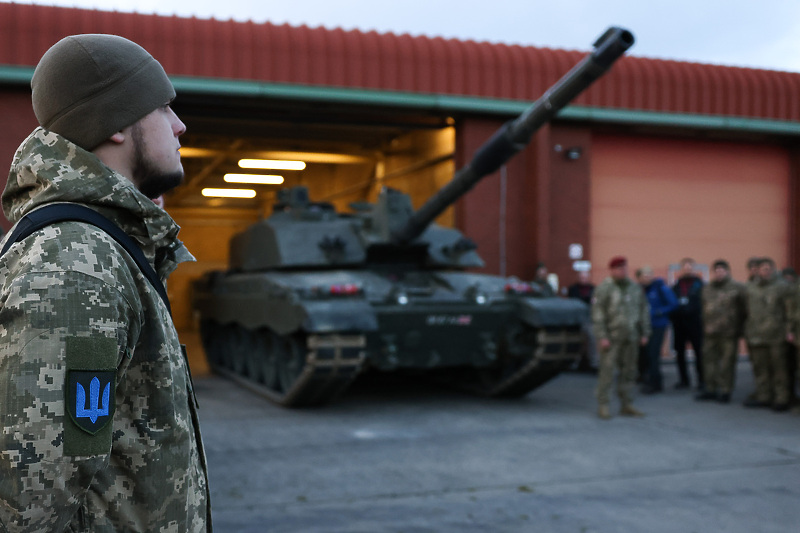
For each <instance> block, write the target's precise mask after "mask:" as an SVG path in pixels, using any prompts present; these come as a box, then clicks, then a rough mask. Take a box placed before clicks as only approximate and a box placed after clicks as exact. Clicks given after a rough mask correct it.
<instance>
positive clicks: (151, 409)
mask: <svg viewBox="0 0 800 533" xmlns="http://www.w3.org/2000/svg"><path fill="white" fill-rule="evenodd" d="M2 202H3V210H4V212H5V215H6V217H8V219H9V220H11V221H14V222H16V221H17V220H19V218H20V217H22V216H23V215H24V214H26V213H27V212H29V211H31V210H33V209H36V208H37V207H40V206H43V205H45V204H49V203H53V202H74V203H79V204H83V205H86V206H89V207H91V208H93V209H95V210H97V211H98V212H100V213H102V214H103V215H105V216H106V217H108V218H109V219H111V220H112V221H114V222H115V223H116V224H117V225H118V226H119V227H121V228H122V229H123V230H124V231H125V232H126V233H128V234H129V235H130V236H131V237H133V239H134V240H135V241H137V243H138V244H139V245H140V246H141V248H142V251H143V252H144V253H145V256H146V257H147V258H148V260H149V261H150V262H151V264H152V265H153V266H154V268H155V270H156V271H157V272H158V274H159V276H161V278H162V279H166V277H167V276H168V275H169V274H170V273H171V272H172V271H173V270H174V269H175V268H176V267H177V265H178V263H180V262H182V261H187V260H193V258H192V256H191V255H190V254H189V252H188V250H186V248H185V247H184V246H183V244H182V243H181V242H180V241H179V240H178V239H177V234H178V230H179V228H178V226H177V225H176V224H175V223H174V221H173V220H172V219H171V218H170V217H169V215H167V214H166V212H164V211H163V210H162V209H160V208H159V207H158V206H156V205H155V204H154V203H153V202H152V201H151V200H149V199H148V198H146V197H145V196H144V195H142V194H141V193H140V192H139V191H138V190H136V188H135V187H134V186H133V185H132V184H131V182H130V181H128V180H127V179H126V178H124V177H123V176H121V175H119V174H117V173H115V172H113V171H112V170H111V169H109V168H108V167H106V166H105V165H103V164H102V163H101V162H100V160H99V159H97V158H96V157H95V156H94V155H93V154H91V153H89V152H86V151H84V150H82V149H81V148H78V147H77V146H76V145H74V144H72V143H71V142H69V141H67V140H66V139H64V138H63V137H61V136H59V135H56V134H53V133H50V132H47V131H45V130H43V129H41V128H38V129H36V130H35V131H34V132H33V133H32V134H31V135H30V136H29V137H28V138H27V139H26V140H25V141H24V142H23V143H22V145H21V146H20V148H19V149H18V150H17V153H16V154H15V156H14V160H13V163H12V167H11V172H10V175H9V178H8V184H7V186H6V190H5V192H4V193H3V198H2ZM0 291H1V292H0V425H2V433H0V531H13V532H17V531H92V532H106V531H126V532H128V531H148V532H153V531H170V532H176V533H177V532H187V531H191V532H197V531H206V530H207V529H210V512H209V504H208V482H207V473H206V466H205V457H204V455H203V449H202V441H201V439H200V433H199V427H198V421H197V413H196V410H195V409H196V404H195V403H194V392H193V390H192V384H191V379H190V377H189V370H188V365H187V362H186V358H185V355H184V354H183V352H182V350H181V346H180V343H179V341H178V335H177V333H176V331H175V327H174V325H173V323H172V319H171V317H170V316H169V313H168V310H167V308H166V306H165V305H164V303H163V302H162V300H161V299H160V298H159V296H158V293H157V292H156V290H155V289H154V288H153V287H152V286H151V285H150V284H149V282H148V281H147V280H146V279H145V278H144V276H143V275H142V273H141V272H140V270H139V268H138V267H137V266H136V263H135V262H134V261H133V260H132V259H131V257H130V256H129V255H128V254H127V252H125V251H124V250H123V249H122V247H121V246H120V245H119V244H117V242H116V241H114V240H113V239H112V238H111V237H109V236H108V235H107V234H106V233H104V232H103V231H101V230H98V229H97V228H95V227H93V226H90V225H87V224H84V223H80V222H61V223H57V224H54V225H52V226H49V227H46V228H44V229H42V230H39V231H38V232H35V233H34V234H32V235H31V236H30V237H28V238H27V239H25V240H23V241H21V242H18V243H16V244H14V245H13V246H12V247H11V248H10V249H9V250H8V252H7V253H6V254H5V255H4V256H3V257H2V258H0Z"/></svg>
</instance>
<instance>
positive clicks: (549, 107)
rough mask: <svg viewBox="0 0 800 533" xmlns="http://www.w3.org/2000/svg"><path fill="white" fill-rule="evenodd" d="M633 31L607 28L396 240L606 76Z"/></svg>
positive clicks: (418, 229) (414, 231)
mask: <svg viewBox="0 0 800 533" xmlns="http://www.w3.org/2000/svg"><path fill="white" fill-rule="evenodd" d="M633 42H634V37H633V34H632V33H631V32H630V31H628V30H625V29H622V28H617V27H610V28H608V29H607V30H606V31H605V33H603V35H601V36H600V37H599V38H598V39H597V41H596V42H595V43H594V45H593V47H594V50H593V51H592V52H591V53H590V54H589V55H587V56H586V57H585V58H583V59H582V60H581V61H580V63H578V64H577V65H575V66H574V67H573V68H572V69H571V70H570V71H569V72H567V73H566V74H565V75H564V76H562V77H561V79H560V80H558V81H557V82H556V84H555V85H553V86H552V87H550V88H549V89H548V90H547V91H546V92H545V93H544V94H543V95H542V96H541V97H540V98H539V99H538V100H536V101H535V102H534V103H533V104H532V105H531V106H530V107H529V108H528V109H526V110H525V111H524V112H523V113H522V114H521V115H520V116H519V117H517V118H515V119H513V120H511V121H509V122H507V123H506V124H504V125H503V126H502V127H501V128H500V129H499V130H498V131H497V132H495V134H494V135H493V136H492V137H491V138H490V139H489V140H488V141H487V142H486V143H484V144H483V146H481V147H480V148H479V149H478V151H477V152H476V154H475V156H474V157H473V158H472V161H470V162H469V163H468V164H467V165H466V166H464V167H463V168H462V169H460V170H459V171H458V172H456V174H455V176H454V177H453V179H452V180H451V181H450V182H449V183H448V184H447V185H445V186H444V187H442V188H441V189H440V190H439V192H437V193H436V194H435V195H434V196H432V197H431V198H430V199H429V200H428V201H427V202H425V204H424V205H423V206H422V207H421V208H420V209H419V210H418V211H416V212H415V213H414V214H413V215H412V216H411V218H410V219H409V220H408V222H407V223H406V224H405V225H403V226H402V227H400V228H399V229H398V230H397V231H395V232H394V233H393V234H392V238H393V240H394V242H395V243H397V244H407V243H409V242H411V241H412V240H414V239H415V238H417V237H418V236H419V235H420V234H421V233H422V232H423V231H425V228H426V227H428V225H429V224H430V223H431V222H433V220H434V219H435V218H436V217H437V216H439V214H441V213H442V211H444V210H445V209H446V208H447V207H448V206H450V205H451V204H453V203H454V202H455V201H456V200H458V199H459V198H460V197H461V196H463V195H464V194H465V193H466V192H467V191H469V190H470V189H471V188H472V187H473V186H474V185H475V184H476V183H478V181H480V180H481V179H482V178H483V177H485V176H487V175H489V174H491V173H493V172H495V171H496V170H498V169H499V168H500V167H501V166H502V165H503V164H505V163H506V162H507V161H508V160H509V159H511V158H512V157H513V156H514V155H516V154H517V152H519V151H521V150H522V149H523V148H525V146H526V145H527V144H528V143H529V142H530V140H531V138H532V136H533V133H534V132H535V131H536V130H538V129H539V128H540V127H542V126H543V125H544V124H546V123H547V122H548V121H550V120H551V119H552V118H553V117H554V116H555V114H556V113H558V112H559V111H560V110H561V109H562V108H563V107H565V106H566V105H567V104H568V103H569V102H571V101H572V100H573V99H574V98H575V97H577V96H578V95H579V94H580V93H581V92H582V91H584V90H585V89H586V88H588V87H589V86H590V85H591V84H592V83H593V82H594V81H595V80H597V79H598V78H599V77H600V76H602V75H603V74H605V72H606V71H607V70H608V69H609V68H611V65H612V64H613V63H614V62H615V61H616V60H617V59H619V58H620V57H621V56H622V54H624V53H625V51H626V50H628V48H630V47H631V46H632V45H633Z"/></svg>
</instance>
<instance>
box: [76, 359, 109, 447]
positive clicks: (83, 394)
mask: <svg viewBox="0 0 800 533" xmlns="http://www.w3.org/2000/svg"><path fill="white" fill-rule="evenodd" d="M115 381H116V380H115V372H114V371H84V370H70V371H69V376H68V378H67V382H68V387H67V398H66V402H67V411H69V415H70V417H71V418H72V420H73V421H74V422H75V424H77V426H78V427H79V428H81V429H82V430H84V431H86V432H87V433H90V434H92V435H94V434H95V433H97V432H98V431H100V430H101V429H103V427H104V426H105V425H106V424H107V423H108V422H109V420H111V418H112V417H113V415H114V385H115ZM87 391H88V394H87ZM101 391H102V394H101Z"/></svg>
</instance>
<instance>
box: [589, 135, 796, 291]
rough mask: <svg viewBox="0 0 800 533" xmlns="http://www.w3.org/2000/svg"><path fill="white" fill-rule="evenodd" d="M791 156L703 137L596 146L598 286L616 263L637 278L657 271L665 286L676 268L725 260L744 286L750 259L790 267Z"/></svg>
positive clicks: (603, 138) (609, 139)
mask: <svg viewBox="0 0 800 533" xmlns="http://www.w3.org/2000/svg"><path fill="white" fill-rule="evenodd" d="M789 175H790V163H789V155H788V153H787V151H786V150H784V149H782V148H780V147H777V146H770V145H754V144H749V143H737V142H728V141H702V140H696V139H656V138H632V137H625V136H614V135H597V136H595V137H593V139H592V161H591V176H592V177H591V216H590V224H591V228H590V236H591V253H592V259H593V262H594V264H595V269H594V274H593V278H594V281H595V282H598V281H600V280H602V279H603V278H604V277H605V276H606V275H607V269H606V266H607V264H608V260H609V258H611V257H612V256H614V255H618V254H622V255H626V256H628V258H629V264H630V266H631V270H632V271H633V270H635V269H636V268H638V267H640V266H642V265H646V264H647V265H651V266H653V268H654V269H655V271H656V275H658V276H662V277H664V278H665V279H667V273H668V268H669V265H670V264H675V263H677V262H678V261H680V259H681V258H683V257H692V258H693V259H695V260H696V261H697V262H698V263H699V264H701V265H710V264H711V263H713V262H714V261H715V260H716V259H719V258H724V259H727V260H728V261H729V262H730V264H731V268H732V272H733V277H734V278H736V279H739V280H743V279H745V278H746V273H745V271H746V268H745V263H746V261H747V259H748V258H749V257H751V256H756V255H757V256H769V257H772V258H773V259H774V260H775V261H776V263H777V266H778V268H782V267H784V266H786V261H787V258H788V249H789Z"/></svg>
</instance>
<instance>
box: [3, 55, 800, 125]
mask: <svg viewBox="0 0 800 533" xmlns="http://www.w3.org/2000/svg"><path fill="white" fill-rule="evenodd" d="M32 76H33V67H19V66H10V65H0V85H27V86H30V81H31V77H32ZM170 78H171V79H172V82H173V84H174V85H175V90H176V91H177V92H178V94H181V93H184V94H198V95H204V94H205V95H209V96H229V97H246V98H275V99H285V100H294V101H309V102H326V103H341V104H351V105H362V106H364V105H366V106H383V107H395V108H406V109H419V110H426V111H439V112H443V113H467V114H487V115H501V116H507V117H509V118H510V117H514V116H516V115H519V114H520V113H522V112H523V111H524V110H525V109H526V108H527V107H528V106H529V105H530V104H531V103H532V102H533V101H532V100H531V101H529V102H526V101H522V100H508V99H501V98H479V97H474V96H459V95H447V94H425V93H411V92H400V91H385V90H376V89H357V88H350V87H330V86H318V85H300V84H290V83H267V82H260V81H252V80H232V79H223V78H200V77H192V76H171V77H170ZM558 118H559V119H560V120H566V121H585V122H600V123H614V124H626V125H647V126H656V127H674V128H692V129H712V130H725V131H740V132H752V133H767V134H777V135H790V136H800V122H795V121H782V120H769V119H759V118H749V117H731V116H721V115H697V114H690V113H664V112H655V111H638V110H630V109H613V108H600V107H587V106H567V107H566V108H564V109H563V110H562V111H561V112H560V113H559V114H558Z"/></svg>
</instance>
